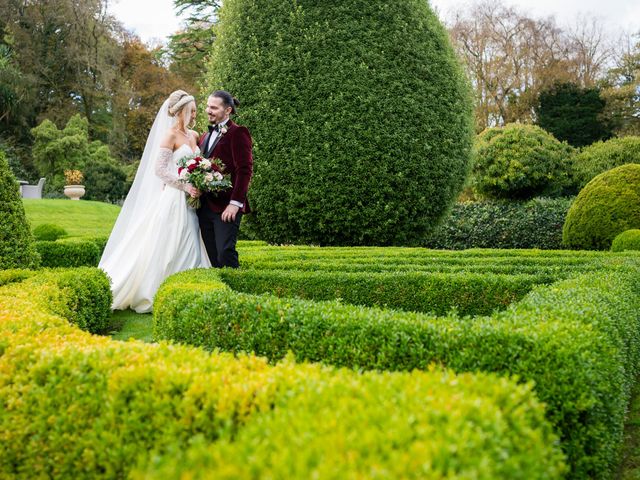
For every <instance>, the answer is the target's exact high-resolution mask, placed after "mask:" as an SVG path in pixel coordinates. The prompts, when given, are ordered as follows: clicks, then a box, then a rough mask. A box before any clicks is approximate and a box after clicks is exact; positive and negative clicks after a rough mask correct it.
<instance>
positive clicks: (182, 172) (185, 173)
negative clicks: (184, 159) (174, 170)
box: [178, 168, 189, 180]
mask: <svg viewBox="0 0 640 480" xmlns="http://www.w3.org/2000/svg"><path fill="white" fill-rule="evenodd" d="M188 174H189V171H188V170H187V169H186V168H183V169H182V171H181V172H180V175H178V176H179V177H180V178H181V179H182V180H184V179H185V178H187V175H188Z"/></svg>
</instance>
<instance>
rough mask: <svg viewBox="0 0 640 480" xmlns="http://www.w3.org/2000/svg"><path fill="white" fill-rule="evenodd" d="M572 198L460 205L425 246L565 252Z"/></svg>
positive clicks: (455, 207)
mask: <svg viewBox="0 0 640 480" xmlns="http://www.w3.org/2000/svg"><path fill="white" fill-rule="evenodd" d="M571 202H572V199H571V198H557V199H549V198H535V199H533V200H530V201H527V202H522V201H513V200H512V201H498V200H494V201H483V202H466V203H456V204H455V205H454V206H453V208H452V210H451V213H450V214H449V216H448V217H445V219H444V220H443V221H442V224H441V225H440V226H439V227H438V228H436V229H435V231H434V232H433V233H432V234H430V235H429V236H427V237H426V238H425V241H424V246H425V247H428V248H442V249H447V250H463V249H466V248H542V249H561V248H563V246H562V226H563V225H564V221H565V218H566V216H567V212H568V211H569V207H570V206H571Z"/></svg>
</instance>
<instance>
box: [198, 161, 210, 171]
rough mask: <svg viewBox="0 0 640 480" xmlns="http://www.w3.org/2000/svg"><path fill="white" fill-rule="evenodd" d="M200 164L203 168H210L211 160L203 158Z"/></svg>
mask: <svg viewBox="0 0 640 480" xmlns="http://www.w3.org/2000/svg"><path fill="white" fill-rule="evenodd" d="M200 166H201V167H202V168H204V169H205V170H211V162H210V161H209V160H207V159H204V160H202V161H201V162H200Z"/></svg>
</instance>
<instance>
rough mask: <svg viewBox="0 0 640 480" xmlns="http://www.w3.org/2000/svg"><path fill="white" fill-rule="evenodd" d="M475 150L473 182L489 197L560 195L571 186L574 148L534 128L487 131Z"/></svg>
mask: <svg viewBox="0 0 640 480" xmlns="http://www.w3.org/2000/svg"><path fill="white" fill-rule="evenodd" d="M474 150H475V156H474V166H473V173H472V175H471V183H472V186H473V188H474V190H475V191H476V192H478V193H479V194H481V195H483V196H484V197H486V198H497V199H513V200H525V199H530V198H533V197H536V196H557V195H559V194H561V193H562V191H563V189H564V188H565V187H567V186H569V184H570V180H569V175H570V172H571V158H572V156H573V155H574V150H573V148H572V147H571V146H570V145H568V144H566V143H564V142H559V141H558V140H557V139H556V138H555V137H554V136H553V135H551V134H550V133H548V132H545V131H544V130H543V129H541V128H540V127H537V126H535V125H524V124H519V123H510V124H508V125H505V126H504V127H495V128H488V129H486V130H485V131H484V132H482V133H481V134H479V135H478V136H477V137H476V141H475V145H474Z"/></svg>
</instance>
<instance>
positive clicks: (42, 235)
mask: <svg viewBox="0 0 640 480" xmlns="http://www.w3.org/2000/svg"><path fill="white" fill-rule="evenodd" d="M33 236H34V238H35V239H36V240H40V241H47V242H55V241H56V240H58V239H59V238H62V237H66V236H67V231H66V230H65V229H64V228H62V227H60V226H58V225H54V224H51V223H43V224H41V225H38V226H37V227H36V228H34V229H33Z"/></svg>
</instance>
